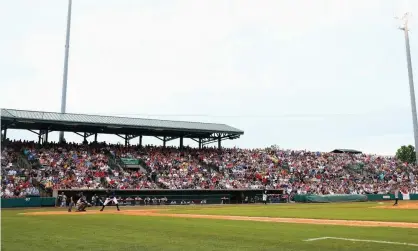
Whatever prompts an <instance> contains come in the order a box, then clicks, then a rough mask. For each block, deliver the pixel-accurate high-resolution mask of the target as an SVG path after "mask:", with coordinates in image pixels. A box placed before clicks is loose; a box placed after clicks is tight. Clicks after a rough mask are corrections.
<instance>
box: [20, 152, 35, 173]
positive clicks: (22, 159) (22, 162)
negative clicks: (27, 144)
mask: <svg viewBox="0 0 418 251" xmlns="http://www.w3.org/2000/svg"><path fill="white" fill-rule="evenodd" d="M17 165H18V166H19V167H20V168H24V169H28V170H32V164H30V163H29V161H28V159H27V157H26V156H25V155H24V154H23V153H22V154H20V155H19V156H18V158H17Z"/></svg>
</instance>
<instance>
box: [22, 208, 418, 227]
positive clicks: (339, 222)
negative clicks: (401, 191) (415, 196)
mask: <svg viewBox="0 0 418 251" xmlns="http://www.w3.org/2000/svg"><path fill="white" fill-rule="evenodd" d="M403 206H404V207H406V206H407V205H403ZM411 206H417V207H415V208H411ZM401 207H402V205H400V206H398V207H393V208H398V209H399V208H401ZM379 208H392V207H387V206H382V207H379ZM417 208H418V204H415V203H414V204H410V205H409V207H408V208H407V209H417ZM405 209H406V208H405ZM166 211H167V210H163V209H159V210H122V211H113V210H108V211H104V212H100V211H98V210H95V211H93V210H90V211H87V212H71V213H69V212H67V211H43V212H27V213H22V214H24V215H80V216H81V215H91V214H122V215H134V216H150V217H173V218H194V219H216V220H237V221H259V222H277V223H298V224H314V225H338V226H356V227H395V228H418V223H409V222H383V221H356V220H327V219H304V218H275V217H248V216H231V215H201V214H172V213H166Z"/></svg>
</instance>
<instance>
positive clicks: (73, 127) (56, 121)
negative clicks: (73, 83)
mask: <svg viewBox="0 0 418 251" xmlns="http://www.w3.org/2000/svg"><path fill="white" fill-rule="evenodd" d="M1 120H2V121H1V122H2V129H4V128H6V127H7V128H10V129H31V130H50V131H61V130H63V131H73V132H92V133H113V134H131V135H144V136H184V137H189V138H194V137H211V135H212V134H224V135H229V136H235V137H239V135H243V134H244V132H243V131H241V130H239V129H237V128H234V127H232V126H228V125H225V124H215V123H200V122H186V121H172V120H158V119H142V118H127V117H116V116H99V115H86V114H74V113H65V114H62V113H56V112H42V111H26V110H14V109H1Z"/></svg>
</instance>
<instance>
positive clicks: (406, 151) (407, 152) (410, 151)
mask: <svg viewBox="0 0 418 251" xmlns="http://www.w3.org/2000/svg"><path fill="white" fill-rule="evenodd" d="M396 158H398V159H399V160H402V161H403V162H408V163H415V161H416V155H415V147H413V146H412V145H409V146H401V148H399V149H398V151H396Z"/></svg>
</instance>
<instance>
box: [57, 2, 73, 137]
mask: <svg viewBox="0 0 418 251" xmlns="http://www.w3.org/2000/svg"><path fill="white" fill-rule="evenodd" d="M71 5H72V0H68V12H67V34H66V38H65V56H64V74H63V83H62V95H61V113H65V110H66V106H67V79H68V57H69V53H70V30H71ZM63 141H64V132H60V136H59V142H60V143H62V142H63Z"/></svg>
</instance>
